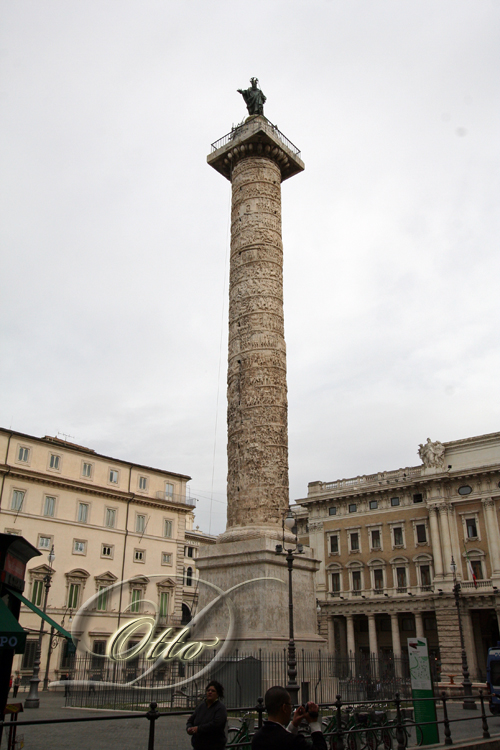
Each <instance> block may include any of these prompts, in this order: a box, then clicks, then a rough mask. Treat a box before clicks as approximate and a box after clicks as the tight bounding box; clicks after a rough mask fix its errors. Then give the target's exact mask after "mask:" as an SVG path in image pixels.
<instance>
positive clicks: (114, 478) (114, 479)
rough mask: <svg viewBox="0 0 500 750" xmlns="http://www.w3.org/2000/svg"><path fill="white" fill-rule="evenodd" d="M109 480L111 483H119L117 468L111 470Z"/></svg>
mask: <svg viewBox="0 0 500 750" xmlns="http://www.w3.org/2000/svg"><path fill="white" fill-rule="evenodd" d="M109 481H110V482H111V484H118V472H117V471H116V469H110V470H109Z"/></svg>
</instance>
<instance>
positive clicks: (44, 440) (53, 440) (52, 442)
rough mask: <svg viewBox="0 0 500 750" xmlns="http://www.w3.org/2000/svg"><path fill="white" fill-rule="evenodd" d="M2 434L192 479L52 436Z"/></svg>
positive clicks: (3, 430)
mask: <svg viewBox="0 0 500 750" xmlns="http://www.w3.org/2000/svg"><path fill="white" fill-rule="evenodd" d="M0 432H3V433H5V434H6V435H16V436H17V437H20V438H25V439H27V440H35V441H36V442H38V443H42V444H43V445H54V446H59V447H60V448H65V449H66V450H72V451H75V453H86V454H87V455H89V456H95V458H105V459H106V460H107V461H111V462H113V463H115V464H124V465H125V466H129V467H130V468H137V469H144V470H146V471H155V472H157V473H158V474H165V475H168V476H170V477H178V478H179V479H185V480H186V481H189V480H190V479H191V477H190V476H188V475H187V474H179V473H178V472H176V471H167V470H166V469H156V468H155V467H154V466H146V465H145V464H137V463H135V462H134V461H125V460H124V459H122V458H114V457H113V456H107V455H105V454H104V453H97V452H96V451H95V450H94V449H93V448H85V447H84V446H82V445H77V444H76V443H68V442H66V441H65V440H60V439H59V438H54V437H51V436H50V435H45V437H43V438H40V437H36V436H35V435H28V434H26V433H24V432H17V431H16V430H7V429H6V428H5V427H0Z"/></svg>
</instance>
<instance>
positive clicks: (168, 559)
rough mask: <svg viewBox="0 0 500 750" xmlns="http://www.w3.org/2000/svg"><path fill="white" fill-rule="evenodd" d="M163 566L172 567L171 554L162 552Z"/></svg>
mask: <svg viewBox="0 0 500 750" xmlns="http://www.w3.org/2000/svg"><path fill="white" fill-rule="evenodd" d="M161 564H162V565H172V555H171V554H170V552H162V553H161Z"/></svg>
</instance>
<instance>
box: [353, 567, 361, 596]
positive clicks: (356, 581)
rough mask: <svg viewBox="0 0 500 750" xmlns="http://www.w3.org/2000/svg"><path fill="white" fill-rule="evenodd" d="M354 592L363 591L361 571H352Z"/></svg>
mask: <svg viewBox="0 0 500 750" xmlns="http://www.w3.org/2000/svg"><path fill="white" fill-rule="evenodd" d="M352 590H353V591H361V571H360V570H353V571H352Z"/></svg>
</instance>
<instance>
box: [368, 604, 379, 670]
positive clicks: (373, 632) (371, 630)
mask: <svg viewBox="0 0 500 750" xmlns="http://www.w3.org/2000/svg"><path fill="white" fill-rule="evenodd" d="M368 639H369V644H370V658H371V660H372V665H373V670H374V671H373V677H375V678H376V677H378V643H377V624H376V622H375V615H372V614H369V615H368Z"/></svg>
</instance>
